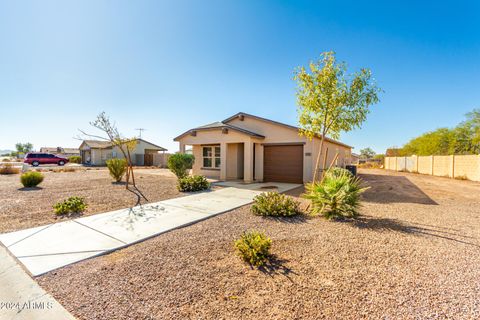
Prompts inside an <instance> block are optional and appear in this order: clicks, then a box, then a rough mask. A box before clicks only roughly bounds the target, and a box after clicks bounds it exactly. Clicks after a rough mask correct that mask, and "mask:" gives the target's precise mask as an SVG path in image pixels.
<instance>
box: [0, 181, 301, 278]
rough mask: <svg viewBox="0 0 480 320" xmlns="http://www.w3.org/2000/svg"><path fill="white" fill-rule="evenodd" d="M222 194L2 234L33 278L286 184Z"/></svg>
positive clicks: (228, 189) (232, 188) (233, 187)
mask: <svg viewBox="0 0 480 320" xmlns="http://www.w3.org/2000/svg"><path fill="white" fill-rule="evenodd" d="M217 185H220V186H224V187H225V188H222V189H220V190H216V191H210V192H202V193H197V194H193V195H190V196H185V197H180V198H174V199H170V200H166V201H160V202H156V203H149V204H146V205H142V206H137V207H133V208H128V209H122V210H117V211H112V212H106V213H102V214H96V215H92V216H88V217H83V218H79V219H73V220H69V221H66V222H59V223H54V224H50V225H46V226H41V227H36V228H31V229H26V230H20V231H15V232H10V233H5V234H1V235H0V242H2V243H3V244H4V245H5V246H6V247H7V248H8V250H10V252H11V253H12V254H13V255H14V256H15V257H16V258H17V259H18V260H19V261H20V262H21V263H22V264H23V265H24V266H25V267H26V268H27V269H28V270H29V271H30V273H31V274H32V275H34V276H38V275H41V274H43V273H46V272H49V271H51V270H54V269H57V268H60V267H63V266H66V265H69V264H71V263H75V262H78V261H81V260H84V259H87V258H91V257H94V256H98V255H101V254H105V253H108V252H111V251H114V250H118V249H120V248H123V247H126V246H129V245H131V244H134V243H137V242H140V241H143V240H145V239H148V238H150V237H153V236H156V235H159V234H161V233H163V232H166V231H169V230H172V229H175V228H178V227H183V226H186V225H189V224H192V223H195V222H198V221H201V220H204V219H207V218H209V217H212V216H214V215H217V214H220V213H223V212H227V211H230V210H232V209H235V208H238V207H241V206H244V205H246V204H249V203H251V202H252V200H253V198H254V197H255V196H256V195H258V194H260V193H262V192H265V191H272V190H277V191H279V192H285V191H288V190H291V189H294V188H297V187H299V186H300V185H297V184H288V183H255V184H242V183H236V182H223V183H217Z"/></svg>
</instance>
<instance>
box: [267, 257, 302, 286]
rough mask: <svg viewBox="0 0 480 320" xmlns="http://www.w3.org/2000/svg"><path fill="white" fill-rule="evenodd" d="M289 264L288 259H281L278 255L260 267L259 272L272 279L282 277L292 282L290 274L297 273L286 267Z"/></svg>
mask: <svg viewBox="0 0 480 320" xmlns="http://www.w3.org/2000/svg"><path fill="white" fill-rule="evenodd" d="M288 262H289V261H288V260H286V259H280V258H278V257H277V256H276V255H271V256H270V258H269V259H268V262H267V263H266V264H265V265H263V266H261V267H259V268H258V270H260V271H261V272H263V273H265V274H267V275H269V276H271V277H274V276H277V275H281V276H285V277H287V278H288V279H289V280H290V281H292V279H290V277H289V276H290V274H296V273H295V272H294V271H293V270H292V269H291V268H289V267H287V266H286V265H285V264H286V263H288ZM292 282H293V281H292Z"/></svg>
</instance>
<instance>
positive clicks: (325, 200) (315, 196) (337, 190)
mask: <svg viewBox="0 0 480 320" xmlns="http://www.w3.org/2000/svg"><path fill="white" fill-rule="evenodd" d="M366 189H367V188H362V187H361V180H360V179H359V178H357V177H353V176H352V175H351V174H350V173H348V174H347V173H343V174H340V175H336V174H327V175H325V177H324V179H323V181H322V182H317V183H310V184H307V185H306V190H307V192H306V193H305V194H304V195H303V197H304V198H306V199H309V200H311V201H312V213H313V214H322V215H323V216H324V217H326V218H327V219H332V218H341V217H355V216H356V215H357V214H358V213H357V209H358V207H359V206H360V194H361V193H362V192H364V191H365V190H366Z"/></svg>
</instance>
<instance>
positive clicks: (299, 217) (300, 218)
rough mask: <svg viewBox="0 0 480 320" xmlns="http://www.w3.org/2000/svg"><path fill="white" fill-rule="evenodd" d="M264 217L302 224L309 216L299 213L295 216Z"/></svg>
mask: <svg viewBox="0 0 480 320" xmlns="http://www.w3.org/2000/svg"><path fill="white" fill-rule="evenodd" d="M263 219H265V220H267V221H275V222H282V223H289V224H301V223H305V222H307V221H308V219H309V218H308V217H307V216H306V215H305V214H297V215H296V216H293V217H272V216H265V217H263Z"/></svg>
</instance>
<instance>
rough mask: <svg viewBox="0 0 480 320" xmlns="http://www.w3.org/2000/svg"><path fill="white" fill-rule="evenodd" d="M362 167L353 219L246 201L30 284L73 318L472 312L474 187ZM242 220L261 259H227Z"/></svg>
mask: <svg viewBox="0 0 480 320" xmlns="http://www.w3.org/2000/svg"><path fill="white" fill-rule="evenodd" d="M361 176H362V178H363V179H364V180H365V182H366V184H368V185H370V186H371V188H370V189H369V190H368V191H367V192H366V194H365V195H364V202H363V208H362V210H361V212H362V215H361V216H360V217H359V218H358V219H355V220H352V221H344V222H332V221H326V220H325V219H323V218H318V217H317V218H309V217H305V216H299V217H296V218H293V219H271V218H262V217H257V216H254V215H252V214H251V213H250V212H249V206H245V207H242V208H240V209H237V210H234V211H232V212H229V213H226V214H223V215H219V216H217V217H214V218H211V219H208V220H205V221H202V222H200V223H197V224H195V225H192V226H189V227H186V228H182V229H178V230H175V231H172V232H169V233H166V234H163V235H161V236H158V237H156V238H153V239H150V240H148V241H145V242H142V243H139V244H137V245H134V246H131V247H128V248H126V249H123V250H119V251H117V252H115V253H112V254H109V255H106V256H102V257H98V258H94V259H91V260H87V261H84V262H80V263H78V264H75V265H72V266H68V267H65V268H63V269H59V270H56V271H52V272H50V273H49V274H46V275H44V276H42V277H40V278H38V281H39V283H40V284H41V286H42V287H44V288H45V289H46V290H47V291H48V292H50V293H51V294H53V296H54V297H55V298H56V299H58V301H59V302H60V303H62V304H63V305H64V306H65V307H66V308H67V309H68V310H69V311H70V312H72V314H73V315H75V316H76V317H78V318H79V319H184V318H185V319H319V318H323V319H380V318H381V319H426V318H428V319H444V318H452V319H478V318H479V317H480V268H479V265H480V184H478V183H473V182H469V181H457V180H451V179H446V178H437V177H430V176H421V175H414V174H406V173H393V172H385V171H382V170H368V171H365V170H364V171H362V172H361ZM246 229H258V230H264V231H265V232H266V233H267V234H268V235H269V236H270V237H271V238H272V240H273V247H272V252H273V254H274V258H273V259H272V261H271V262H270V263H269V265H268V266H267V267H266V268H263V269H260V270H258V269H251V268H250V267H248V266H247V265H245V264H244V263H243V262H242V261H241V260H240V259H239V258H238V257H237V256H235V254H234V250H233V247H232V242H233V240H234V239H235V238H237V237H239V235H240V234H241V233H242V232H243V231H244V230H246Z"/></svg>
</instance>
